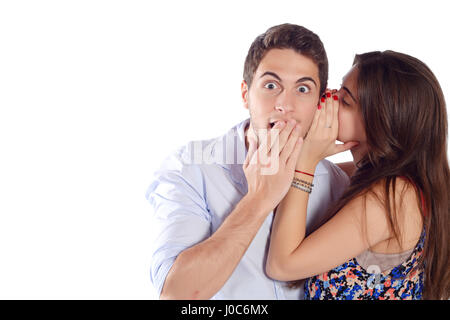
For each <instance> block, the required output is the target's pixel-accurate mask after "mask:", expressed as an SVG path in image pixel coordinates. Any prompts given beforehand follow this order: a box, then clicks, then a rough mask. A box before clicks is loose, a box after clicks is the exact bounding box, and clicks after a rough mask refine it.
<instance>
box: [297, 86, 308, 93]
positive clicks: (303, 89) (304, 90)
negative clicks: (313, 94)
mask: <svg viewBox="0 0 450 320" xmlns="http://www.w3.org/2000/svg"><path fill="white" fill-rule="evenodd" d="M298 91H300V92H301V93H308V92H309V88H308V87H307V86H300V87H298Z"/></svg>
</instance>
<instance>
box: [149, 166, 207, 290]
mask: <svg viewBox="0 0 450 320" xmlns="http://www.w3.org/2000/svg"><path fill="white" fill-rule="evenodd" d="M203 190H204V185H203V178H202V174H201V170H200V168H199V167H198V166H197V165H183V164H182V161H180V159H179V158H178V157H170V158H168V159H166V160H165V164H164V167H163V168H161V169H160V170H158V171H157V172H156V173H155V175H154V179H153V181H152V183H151V184H150V186H149V188H148V190H147V193H146V198H147V200H148V201H149V203H150V204H151V206H152V209H153V210H152V211H153V212H152V213H153V215H152V223H153V224H154V225H153V226H152V227H153V228H152V229H153V230H154V232H155V233H156V237H155V242H154V243H153V249H152V255H151V266H150V280H151V282H152V283H153V285H154V287H155V289H156V290H157V292H158V295H161V291H162V288H163V285H164V281H165V279H166V276H167V274H168V272H169V270H170V268H171V267H172V265H173V263H174V262H175V259H176V257H177V256H178V255H179V254H180V253H181V252H182V251H183V250H185V249H187V248H189V247H191V246H193V245H195V244H197V243H199V242H201V241H203V240H205V239H206V238H208V237H209V236H210V235H211V223H210V222H211V216H210V214H209V211H208V208H207V204H206V200H205V194H204V191H203Z"/></svg>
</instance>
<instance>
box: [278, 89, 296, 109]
mask: <svg viewBox="0 0 450 320" xmlns="http://www.w3.org/2000/svg"><path fill="white" fill-rule="evenodd" d="M275 109H276V110H277V111H279V112H282V113H289V112H292V111H294V98H293V97H291V96H290V95H289V94H288V93H286V92H285V93H283V94H282V95H280V97H279V98H278V99H277V101H276V104H275Z"/></svg>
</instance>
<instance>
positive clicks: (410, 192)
mask: <svg viewBox="0 0 450 320" xmlns="http://www.w3.org/2000/svg"><path fill="white" fill-rule="evenodd" d="M386 181H387V179H381V180H380V181H377V182H376V183H375V184H373V185H372V186H371V187H370V189H369V190H368V192H367V199H366V200H365V202H366V208H367V212H368V214H371V215H373V219H378V220H383V222H382V224H384V225H386V226H387V227H388V232H389V237H388V238H387V239H386V240H385V241H383V242H380V243H378V244H377V245H376V246H374V247H373V251H375V252H382V253H395V252H402V251H405V250H409V249H411V248H412V247H414V244H415V243H417V241H418V239H419V238H420V235H421V232H422V228H423V219H422V214H421V211H420V205H421V202H420V201H419V200H420V198H419V195H418V194H417V189H416V188H415V185H414V184H413V183H412V182H411V181H410V180H408V179H406V178H404V177H397V179H395V183H390V184H389V185H388V186H386ZM387 190H388V192H387ZM388 197H389V202H388V203H387V200H388ZM388 208H389V211H388ZM375 212H378V215H377V214H375ZM372 223H373V222H372ZM397 236H398V237H399V238H398V239H399V240H400V242H398V241H392V240H393V239H396V238H397Z"/></svg>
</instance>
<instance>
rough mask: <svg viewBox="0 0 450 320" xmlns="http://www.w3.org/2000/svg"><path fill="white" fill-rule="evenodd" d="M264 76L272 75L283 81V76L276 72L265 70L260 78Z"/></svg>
mask: <svg viewBox="0 0 450 320" xmlns="http://www.w3.org/2000/svg"><path fill="white" fill-rule="evenodd" d="M264 76H272V77H274V78H275V79H277V80H278V81H281V78H280V77H279V76H278V75H277V74H276V73H275V72H271V71H266V72H264V73H263V74H262V75H261V77H260V78H262V77H264Z"/></svg>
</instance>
